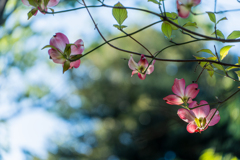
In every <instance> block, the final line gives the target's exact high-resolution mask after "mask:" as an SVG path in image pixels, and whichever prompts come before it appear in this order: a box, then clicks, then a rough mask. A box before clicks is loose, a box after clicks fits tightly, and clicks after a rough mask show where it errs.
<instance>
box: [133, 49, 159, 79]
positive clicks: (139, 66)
mask: <svg viewBox="0 0 240 160" xmlns="http://www.w3.org/2000/svg"><path fill="white" fill-rule="evenodd" d="M154 63H155V60H153V62H152V64H151V65H150V66H149V67H148V61H147V60H146V58H145V57H144V55H143V54H142V55H141V59H140V60H139V62H138V63H136V62H135V61H134V59H133V58H132V55H131V57H130V59H129V61H128V66H129V68H130V69H131V70H133V71H132V75H131V77H132V76H133V75H134V74H136V73H137V74H138V77H139V78H140V79H141V80H144V79H145V78H146V74H151V73H152V72H153V71H154ZM147 67H148V69H147ZM146 69H147V71H146ZM145 71H146V73H145V74H143V73H144V72H145Z"/></svg>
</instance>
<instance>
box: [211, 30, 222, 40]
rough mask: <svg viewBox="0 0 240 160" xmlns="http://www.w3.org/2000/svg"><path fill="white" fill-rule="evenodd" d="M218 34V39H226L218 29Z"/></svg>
mask: <svg viewBox="0 0 240 160" xmlns="http://www.w3.org/2000/svg"><path fill="white" fill-rule="evenodd" d="M216 33H217V36H218V37H220V38H221V39H225V37H224V35H223V33H222V32H221V31H220V30H218V29H217V30H216ZM214 34H215V32H213V33H212V35H214Z"/></svg>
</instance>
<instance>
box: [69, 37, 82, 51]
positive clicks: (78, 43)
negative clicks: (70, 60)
mask: <svg viewBox="0 0 240 160" xmlns="http://www.w3.org/2000/svg"><path fill="white" fill-rule="evenodd" d="M74 44H75V45H72V46H71V55H78V54H82V52H83V50H84V44H83V41H82V40H81V39H79V40H77V41H76V42H75V43H74Z"/></svg>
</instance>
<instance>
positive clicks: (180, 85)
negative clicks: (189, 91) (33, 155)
mask: <svg viewBox="0 0 240 160" xmlns="http://www.w3.org/2000/svg"><path fill="white" fill-rule="evenodd" d="M172 91H173V93H175V94H176V95H178V96H179V97H184V91H185V80H184V79H183V78H182V79H177V78H176V79H175V80H174V84H173V86H172Z"/></svg>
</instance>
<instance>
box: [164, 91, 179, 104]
mask: <svg viewBox="0 0 240 160" xmlns="http://www.w3.org/2000/svg"><path fill="white" fill-rule="evenodd" d="M163 100H165V101H166V103H167V104H171V105H181V104H183V101H182V99H181V98H179V97H178V96H176V95H173V94H171V95H168V96H167V97H164V98H163Z"/></svg>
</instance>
